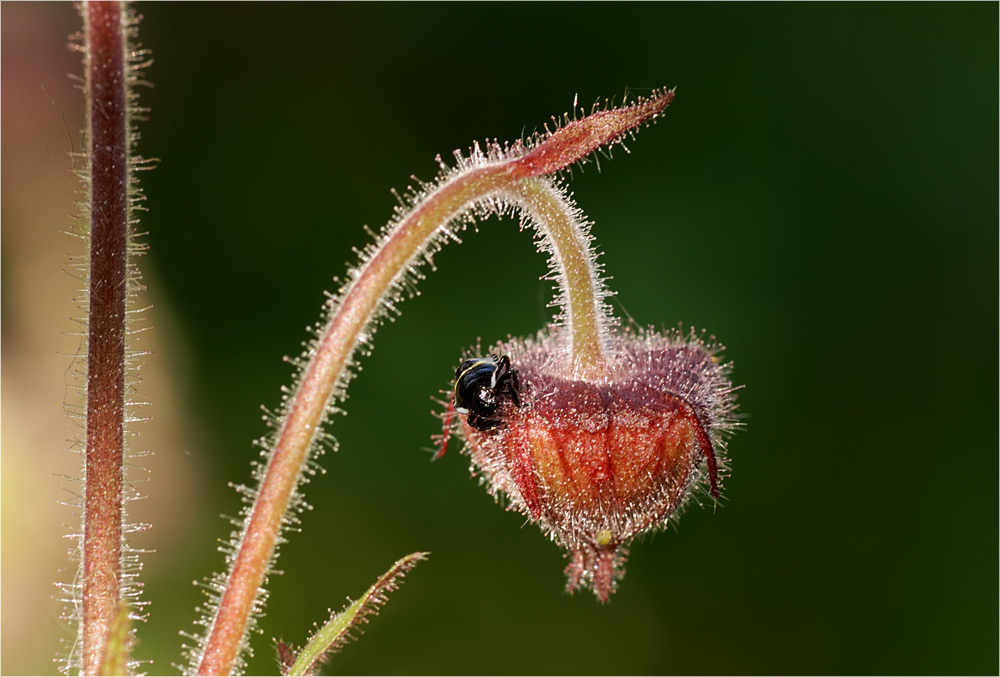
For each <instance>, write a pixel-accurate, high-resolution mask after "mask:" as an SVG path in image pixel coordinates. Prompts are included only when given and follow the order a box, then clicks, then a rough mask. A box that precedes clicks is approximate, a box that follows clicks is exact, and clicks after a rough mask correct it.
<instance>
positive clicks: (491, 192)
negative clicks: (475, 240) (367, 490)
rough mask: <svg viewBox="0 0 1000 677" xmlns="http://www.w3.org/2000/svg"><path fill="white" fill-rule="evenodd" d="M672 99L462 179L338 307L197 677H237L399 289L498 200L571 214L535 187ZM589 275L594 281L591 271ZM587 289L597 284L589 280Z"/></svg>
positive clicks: (415, 220)
mask: <svg viewBox="0 0 1000 677" xmlns="http://www.w3.org/2000/svg"><path fill="white" fill-rule="evenodd" d="M672 98H673V92H670V91H656V92H654V93H653V96H652V97H651V98H650V99H644V100H641V101H639V102H638V103H635V104H633V105H630V106H626V107H623V108H617V109H611V110H606V111H601V112H599V113H595V114H593V115H590V116H588V117H586V118H583V119H581V120H576V121H573V122H571V123H569V124H567V125H566V126H565V127H563V128H561V129H559V130H558V131H556V132H554V133H552V134H550V135H548V136H546V137H545V138H543V139H539V140H538V142H537V144H536V145H535V146H534V147H533V148H532V150H531V151H529V152H527V153H526V154H524V155H514V156H513V157H510V158H505V159H502V160H499V161H492V162H485V163H483V164H482V165H480V166H474V167H472V168H469V169H467V170H464V171H462V172H459V173H456V174H455V175H454V176H452V177H450V178H448V179H447V180H446V181H444V182H443V183H442V184H440V185H439V186H438V187H437V188H436V189H435V190H434V191H433V192H432V193H431V194H429V195H428V196H427V197H425V198H424V199H423V200H422V201H420V202H419V203H418V204H417V205H416V206H414V208H413V209H412V210H411V211H410V213H409V214H408V215H407V216H406V217H405V218H403V219H402V220H401V221H400V222H399V223H398V224H396V226H395V227H394V229H393V231H392V233H391V234H390V235H389V236H388V237H387V238H386V240H385V241H384V242H383V243H382V244H381V245H380V247H379V249H378V250H377V251H376V252H375V253H373V255H372V256H371V258H369V259H368V260H367V262H366V263H365V264H364V266H363V267H362V269H361V271H360V272H359V273H358V274H357V276H356V277H355V278H354V280H353V282H352V283H351V284H350V285H349V289H348V290H347V291H346V292H345V293H344V295H343V297H342V298H341V299H340V301H339V305H338V306H337V308H336V312H335V313H334V315H333V316H332V317H331V318H330V322H329V324H328V325H327V326H326V329H325V330H324V332H323V335H322V337H321V338H320V340H319V342H318V343H317V345H316V347H315V351H313V354H312V356H311V359H310V361H309V364H308V365H307V366H306V368H305V370H304V372H303V375H302V380H301V382H300V384H299V387H298V390H297V391H296V393H295V395H294V397H293V399H292V401H291V403H290V404H289V406H288V409H287V413H286V417H285V420H284V422H283V424H282V426H281V428H280V430H279V432H278V436H277V439H276V441H275V444H274V447H273V449H272V451H271V455H270V460H269V462H268V466H267V469H266V471H265V473H264V477H263V479H262V480H261V483H260V489H259V491H258V493H257V497H256V499H255V501H254V505H253V508H252V510H251V512H250V515H249V517H248V519H247V520H246V521H245V523H244V530H243V536H242V538H241V539H240V541H239V545H238V549H237V552H236V555H235V557H234V559H233V563H232V569H231V570H230V573H229V576H228V580H227V582H226V585H225V588H224V590H223V591H222V594H221V596H220V599H219V603H218V607H217V608H216V611H215V617H214V618H213V619H212V622H211V624H210V625H209V629H208V634H207V636H206V638H205V642H204V645H203V647H202V651H201V654H200V656H195V658H196V659H198V660H199V664H198V666H197V668H196V670H197V674H199V675H221V674H229V673H231V672H232V671H233V667H234V665H236V664H237V662H238V660H239V652H240V648H241V646H242V644H243V638H244V635H245V634H246V630H247V624H248V622H249V618H250V615H251V613H252V612H253V610H254V602H255V600H256V598H257V596H258V595H259V594H260V592H261V590H262V587H261V586H262V585H263V583H264V579H265V577H266V575H267V571H268V568H269V566H270V562H271V560H272V558H273V556H274V548H275V543H276V540H277V537H278V533H279V531H280V529H281V526H282V523H283V520H284V515H285V511H286V510H287V508H288V504H289V501H290V500H291V496H292V494H293V492H294V491H295V488H296V486H297V484H298V481H299V477H300V475H301V472H302V468H303V465H304V464H305V462H306V459H307V458H308V454H309V448H310V446H311V445H312V443H313V440H314V438H315V436H316V433H317V430H318V429H319V427H320V425H322V421H323V415H324V412H325V411H326V408H327V405H328V403H329V401H330V398H331V396H332V393H333V391H334V387H335V385H336V384H337V383H338V382H339V381H340V380H341V379H342V378H343V375H344V373H345V371H346V370H347V366H348V364H349V362H350V359H351V356H352V355H353V354H354V351H355V349H356V347H357V345H358V342H359V340H360V337H361V336H362V334H363V332H364V331H365V329H366V327H369V326H370V323H371V322H373V321H374V319H373V318H374V317H375V316H376V313H377V311H378V307H379V304H380V303H381V302H382V299H383V298H384V296H385V295H386V294H387V293H389V291H390V290H391V289H392V285H393V284H394V281H395V280H397V279H398V277H399V276H400V275H401V274H402V273H403V271H405V270H406V269H407V266H408V265H409V263H410V262H411V261H412V260H414V259H415V258H416V257H417V256H418V254H419V252H420V251H422V250H423V249H424V248H425V247H426V246H427V244H428V243H429V242H431V241H433V239H434V238H435V237H437V236H439V235H440V231H441V229H443V228H445V227H446V226H447V224H448V223H449V222H450V221H452V219H454V218H456V217H457V216H459V215H460V214H462V213H464V212H466V211H467V210H468V209H470V208H471V207H472V206H473V204H475V202H476V201H477V200H482V199H485V198H488V197H490V196H498V197H505V198H508V199H510V200H512V201H513V202H515V203H516V204H518V205H519V206H520V207H521V208H522V209H525V210H526V212H528V213H530V214H531V215H532V216H533V218H535V219H537V220H538V222H539V223H541V224H542V225H543V226H547V225H548V224H549V222H550V221H552V220H553V214H552V212H553V210H555V213H556V214H559V213H563V214H564V215H565V213H567V212H568V211H571V208H570V206H569V205H568V203H566V201H565V199H564V198H562V197H561V196H560V195H559V194H557V193H555V192H552V191H546V190H545V189H544V188H543V187H541V186H539V185H537V182H533V181H531V179H532V178H533V177H540V176H543V175H545V174H549V173H552V172H557V171H560V170H562V169H565V168H566V167H567V166H568V165H570V164H572V163H573V162H578V161H580V160H583V159H584V158H585V157H586V156H587V155H588V154H590V153H592V152H593V151H595V150H597V149H598V148H600V147H601V146H605V145H609V144H613V143H615V142H618V141H620V140H621V138H622V137H623V136H624V135H625V134H627V133H629V132H630V131H631V130H634V129H635V128H636V127H637V126H638V125H640V124H642V123H644V122H647V121H649V120H650V119H652V118H655V117H656V116H657V115H658V114H659V113H660V112H662V111H663V109H664V108H666V106H667V105H668V104H669V103H670V101H671V99H672ZM557 203H558V204H557ZM568 218H569V217H567V219H568ZM585 245H586V243H584V246H585ZM554 246H555V247H556V248H560V247H561V246H562V247H565V246H566V245H559V244H558V243H556V244H555V245H554ZM587 270H588V271H589V272H588V274H589V273H592V272H593V271H591V270H590V269H589V268H588V269H587ZM587 284H590V285H592V284H593V283H592V280H591V279H590V278H589V277H587ZM592 343H593V345H594V346H595V348H594V350H595V351H600V350H601V348H600V345H599V342H598V341H597V336H596V334H595V337H594V340H593V341H592ZM192 667H194V666H192Z"/></svg>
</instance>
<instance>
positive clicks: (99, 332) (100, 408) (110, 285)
mask: <svg viewBox="0 0 1000 677" xmlns="http://www.w3.org/2000/svg"><path fill="white" fill-rule="evenodd" d="M122 28H123V26H122V7H121V4H120V3H118V2H92V3H89V4H88V5H87V7H86V33H87V46H88V51H87V80H88V83H89V86H88V88H87V90H88V92H89V102H88V103H89V106H88V111H87V119H88V130H89V139H90V159H91V169H90V181H91V198H90V205H91V206H90V214H91V251H90V313H89V335H88V342H87V344H88V348H89V351H88V359H87V455H86V469H85V475H84V478H85V493H86V498H85V507H84V515H85V517H84V538H83V672H84V673H85V674H88V675H90V674H97V673H98V671H99V669H100V667H101V663H102V660H103V658H104V649H105V645H106V643H107V641H108V633H109V631H110V629H111V626H112V623H113V622H114V620H115V614H116V612H117V611H118V608H119V603H120V585H121V578H122V567H121V564H122V527H123V524H124V519H123V506H124V482H125V478H124V451H123V450H124V425H125V423H124V422H125V296H126V270H127V266H126V261H127V250H128V160H127V156H128V145H129V144H128V103H127V96H126V92H125V79H126V78H125V67H126V58H125V45H124V37H123V33H122Z"/></svg>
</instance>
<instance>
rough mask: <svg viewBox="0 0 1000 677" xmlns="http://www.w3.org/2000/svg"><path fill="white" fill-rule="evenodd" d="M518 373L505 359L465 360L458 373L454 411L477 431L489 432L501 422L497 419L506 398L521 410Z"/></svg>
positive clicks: (478, 358)
mask: <svg viewBox="0 0 1000 677" xmlns="http://www.w3.org/2000/svg"><path fill="white" fill-rule="evenodd" d="M519 387H520V386H519V385H518V382H517V372H516V371H514V368H513V367H511V366H510V358H509V357H507V356H506V355H504V356H503V357H500V358H498V357H497V356H496V355H490V356H489V357H477V358H475V359H471V360H466V361H465V362H463V363H462V364H461V365H460V366H459V367H458V369H456V370H455V411H457V412H458V413H460V414H468V415H469V418H468V419H466V420H467V421H468V423H469V425H471V426H472V427H473V428H475V429H476V430H489V429H490V428H495V427H496V426H498V425H500V423H501V422H502V421H501V419H500V418H499V417H498V416H497V412H498V411H499V410H500V405H501V403H502V402H503V399H504V398H510V400H511V401H512V402H513V403H514V405H515V406H518V407H520V406H521V401H520V400H519V399H518V396H517V391H518V389H519Z"/></svg>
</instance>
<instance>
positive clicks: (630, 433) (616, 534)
mask: <svg viewBox="0 0 1000 677" xmlns="http://www.w3.org/2000/svg"><path fill="white" fill-rule="evenodd" d="M614 340H615V345H613V346H609V347H610V350H609V358H610V359H609V367H610V368H609V371H608V374H607V375H606V377H605V378H603V379H601V380H580V379H579V378H576V379H574V378H572V377H570V376H568V375H567V373H568V369H567V368H566V367H565V359H564V358H565V354H566V353H565V350H564V348H563V346H562V343H561V340H560V336H559V334H557V333H556V334H546V333H543V334H540V335H539V336H538V337H537V338H536V339H534V340H516V339H515V340H511V341H510V342H508V343H501V344H498V345H497V346H496V349H495V351H496V354H497V355H500V356H504V357H507V358H509V361H510V366H511V371H512V373H513V374H514V375H515V377H516V379H517V386H518V387H517V398H516V401H515V398H512V397H501V398H500V406H499V409H498V411H497V413H496V418H495V419H494V420H493V421H492V422H491V425H489V426H486V427H484V426H482V425H470V424H469V422H468V419H466V417H465V416H461V417H460V418H459V419H458V420H459V424H458V426H459V431H460V434H461V435H462V437H463V438H464V439H465V441H466V451H467V453H469V455H470V456H471V458H472V466H473V468H472V472H473V474H474V475H481V476H482V477H483V478H484V479H485V480H486V482H487V484H488V487H489V491H490V493H491V494H492V495H493V496H495V497H498V498H499V497H501V496H503V497H506V499H507V506H508V509H513V510H518V511H520V512H521V513H523V514H524V515H526V516H527V517H528V518H529V519H530V520H531V521H533V522H537V523H538V525H539V526H540V527H541V528H542V530H543V531H545V532H546V533H547V534H549V535H550V537H551V538H552V539H553V540H554V541H556V542H557V543H558V544H559V545H561V546H562V547H564V548H565V549H566V550H567V556H568V557H569V559H570V563H569V565H568V566H567V567H566V574H567V576H568V584H567V589H568V590H570V591H572V590H575V589H577V588H580V587H590V588H592V589H593V591H594V594H595V595H596V596H597V597H598V599H600V600H601V601H602V602H603V601H607V599H608V597H609V595H610V594H611V593H612V592H614V590H615V588H616V585H617V581H618V579H620V578H621V576H622V575H623V574H624V569H623V565H624V562H625V556H626V555H627V546H628V545H629V543H630V542H631V541H632V539H634V538H635V537H636V536H637V535H639V534H642V533H645V532H647V531H650V530H653V529H657V528H661V527H663V526H665V525H666V524H667V523H668V522H669V520H670V519H671V518H672V517H675V516H676V515H677V514H678V511H679V509H680V508H681V507H682V506H683V505H684V504H685V503H686V502H687V501H688V500H689V499H690V498H691V497H692V496H693V495H694V494H696V493H697V492H698V491H704V490H706V489H707V490H708V492H709V493H711V495H712V496H714V497H716V498H717V497H718V495H719V494H718V492H719V483H720V480H721V477H722V476H723V475H724V473H725V445H726V438H727V436H728V434H729V432H730V431H731V430H732V429H733V427H734V426H735V425H736V423H735V421H734V418H733V411H734V409H735V407H736V403H735V396H734V394H733V390H734V389H733V386H732V383H731V381H730V379H729V375H728V374H729V365H727V364H722V363H720V362H719V360H718V358H717V354H718V352H719V351H720V350H721V346H719V345H717V344H716V343H715V342H714V340H713V339H711V338H709V339H704V338H703V337H701V336H698V335H696V334H694V333H693V332H692V333H688V334H681V333H680V332H678V331H673V332H670V333H668V334H666V335H663V334H659V333H656V332H652V331H648V332H632V331H627V330H626V331H624V332H620V333H618V334H617V336H616V337H615V339H614ZM505 378H507V379H508V380H510V378H511V377H505ZM494 385H495V384H494ZM502 385H503V386H504V387H505V388H506V389H507V390H509V389H510V384H509V383H505V384H502ZM460 413H462V412H461V410H460ZM475 422H476V420H475V419H473V423H475Z"/></svg>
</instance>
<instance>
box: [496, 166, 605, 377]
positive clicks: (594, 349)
mask: <svg viewBox="0 0 1000 677" xmlns="http://www.w3.org/2000/svg"><path fill="white" fill-rule="evenodd" d="M511 196H512V198H513V199H514V200H515V201H516V202H518V203H519V204H520V205H521V206H522V208H523V209H524V211H526V212H527V213H528V214H530V215H531V217H532V219H533V220H534V221H535V223H537V224H540V225H541V228H542V229H543V230H544V233H545V235H544V237H545V238H546V239H547V241H548V242H549V243H550V245H551V249H552V252H551V253H552V256H553V258H555V259H557V261H556V263H555V265H554V266H553V267H554V268H555V270H556V271H557V272H558V275H559V276H560V279H559V287H560V289H561V293H562V295H563V298H562V304H563V305H564V308H563V313H564V317H565V323H566V325H567V326H566V332H565V333H566V336H567V340H568V341H569V343H570V345H569V350H568V351H567V352H568V353H569V356H570V364H569V365H568V367H569V372H570V374H571V375H572V377H573V378H575V379H581V380H600V379H602V378H604V377H605V376H606V371H607V356H606V355H605V346H604V342H603V340H602V337H603V336H605V335H606V331H605V329H606V328H605V324H606V321H607V319H608V318H609V317H610V311H609V310H608V309H607V308H606V306H605V303H604V299H605V297H606V296H607V292H606V291H605V290H604V285H603V283H602V282H601V280H600V278H599V277H598V275H597V271H596V270H595V265H594V258H595V257H594V253H593V251H592V250H591V248H590V242H589V240H588V238H587V235H586V232H585V231H584V230H583V225H582V224H581V223H580V220H579V218H578V214H579V212H578V210H576V209H574V208H572V207H569V208H567V204H566V199H565V197H564V196H563V195H562V194H561V191H560V190H558V189H556V188H554V187H553V186H552V184H550V183H549V182H548V181H543V180H539V179H524V180H522V181H518V182H517V183H516V184H514V186H513V187H512V189H511Z"/></svg>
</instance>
